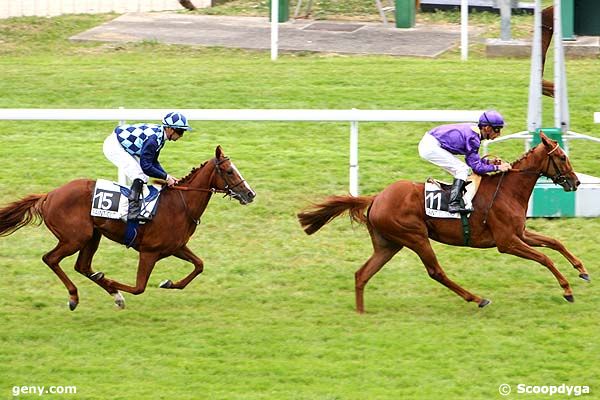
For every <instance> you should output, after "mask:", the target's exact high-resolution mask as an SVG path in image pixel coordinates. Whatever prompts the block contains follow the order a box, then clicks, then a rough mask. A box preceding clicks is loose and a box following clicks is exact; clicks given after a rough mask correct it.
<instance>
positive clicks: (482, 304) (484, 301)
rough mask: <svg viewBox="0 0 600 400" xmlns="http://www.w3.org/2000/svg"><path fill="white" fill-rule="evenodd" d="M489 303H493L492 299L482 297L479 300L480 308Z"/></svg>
mask: <svg viewBox="0 0 600 400" xmlns="http://www.w3.org/2000/svg"><path fill="white" fill-rule="evenodd" d="M488 304H492V301H491V300H488V299H481V301H480V302H479V308H483V307H485V306H487V305H488Z"/></svg>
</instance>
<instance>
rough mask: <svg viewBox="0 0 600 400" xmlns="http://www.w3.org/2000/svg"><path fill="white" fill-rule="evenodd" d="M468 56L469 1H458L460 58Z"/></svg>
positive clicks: (463, 59)
mask: <svg viewBox="0 0 600 400" xmlns="http://www.w3.org/2000/svg"><path fill="white" fill-rule="evenodd" d="M467 58H469V1H468V0H461V2H460V59H461V60H462V61H466V60H467Z"/></svg>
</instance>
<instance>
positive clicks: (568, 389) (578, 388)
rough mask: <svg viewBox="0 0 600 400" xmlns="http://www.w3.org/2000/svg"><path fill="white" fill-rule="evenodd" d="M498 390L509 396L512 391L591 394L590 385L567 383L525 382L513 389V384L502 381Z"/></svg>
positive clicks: (575, 395)
mask: <svg viewBox="0 0 600 400" xmlns="http://www.w3.org/2000/svg"><path fill="white" fill-rule="evenodd" d="M498 392H499V393H500V394H501V395H502V396H508V395H510V394H511V393H512V394H514V395H525V396H527V395H530V396H538V397H539V396H540V395H545V396H554V395H560V396H561V397H564V396H574V397H578V396H582V395H584V394H590V393H591V390H590V387H589V386H587V385H567V384H565V383H563V384H560V385H528V384H525V383H519V384H517V385H516V390H513V388H512V386H510V385H509V384H508V383H502V384H501V385H500V386H498Z"/></svg>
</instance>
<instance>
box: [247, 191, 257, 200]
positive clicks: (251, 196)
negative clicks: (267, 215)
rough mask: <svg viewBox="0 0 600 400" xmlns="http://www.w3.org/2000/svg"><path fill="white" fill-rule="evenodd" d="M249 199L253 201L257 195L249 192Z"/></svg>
mask: <svg viewBox="0 0 600 400" xmlns="http://www.w3.org/2000/svg"><path fill="white" fill-rule="evenodd" d="M248 197H249V198H251V199H253V198H255V197H256V193H254V192H248Z"/></svg>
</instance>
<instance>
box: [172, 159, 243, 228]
mask: <svg viewBox="0 0 600 400" xmlns="http://www.w3.org/2000/svg"><path fill="white" fill-rule="evenodd" d="M213 161H214V164H215V170H216V171H217V175H219V177H220V178H221V179H223V182H225V187H224V188H223V189H219V188H215V187H211V188H208V189H205V188H194V187H189V186H171V189H175V190H178V191H179V192H178V193H179V197H181V201H182V202H183V207H184V209H185V214H186V215H187V216H188V217H189V218H190V219H191V220H192V221H193V222H194V223H195V224H196V225H200V219H196V218H194V217H192V216H191V214H190V212H189V208H188V205H187V202H186V201H185V199H184V198H183V194H182V193H181V191H193V192H210V193H224V196H223V197H227V196H229V197H230V198H231V199H235V198H238V197H239V194H237V193H236V192H234V191H233V189H234V188H235V187H237V186H239V185H241V184H243V183H244V182H246V180H245V179H242V180H240V181H239V182H238V183H236V184H235V185H233V186H230V185H231V184H230V183H229V181H228V179H227V177H226V176H224V175H223V171H221V168H219V166H220V165H221V164H223V163H224V162H226V161H229V157H223V158H221V159H216V158H215V159H214V160H213Z"/></svg>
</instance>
